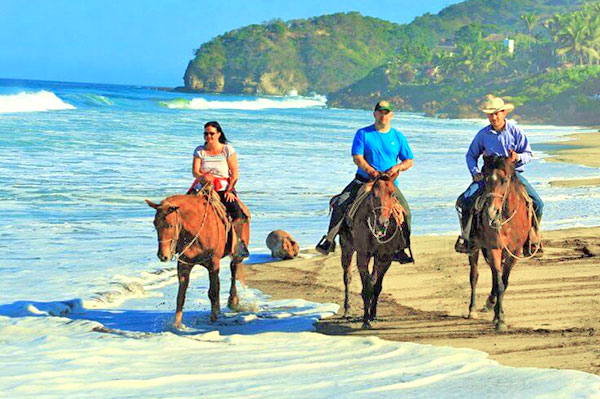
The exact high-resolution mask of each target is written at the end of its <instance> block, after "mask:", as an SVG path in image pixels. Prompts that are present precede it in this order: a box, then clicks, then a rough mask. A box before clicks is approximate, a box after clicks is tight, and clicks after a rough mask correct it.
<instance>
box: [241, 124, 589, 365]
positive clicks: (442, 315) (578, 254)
mask: <svg viewBox="0 0 600 399" xmlns="http://www.w3.org/2000/svg"><path fill="white" fill-rule="evenodd" d="M573 136H574V139H575V142H573V144H574V147H573V148H570V149H564V146H563V147H561V148H562V149H561V150H558V151H557V158H556V159H551V160H552V161H555V160H556V161H560V162H572V163H578V164H586V165H589V166H594V167H600V161H598V159H599V157H598V152H599V151H600V134H587V135H585V134H584V135H573ZM594 154H595V155H594ZM558 184H560V183H558ZM572 184H576V183H572ZM543 238H544V239H543V242H544V245H545V254H544V257H542V258H540V259H531V260H526V261H520V262H518V263H517V265H516V266H515V268H514V269H513V272H512V273H511V276H510V285H509V287H508V290H507V292H506V295H505V316H506V321H507V324H508V326H509V331H508V332H506V333H496V332H495V331H494V328H493V324H492V318H493V312H491V313H483V312H480V313H479V319H477V320H473V319H467V318H466V315H467V313H468V304H469V298H470V285H469V266H468V259H467V256H466V255H464V254H458V253H456V252H455V251H454V249H453V247H454V240H455V239H456V237H453V236H417V237H414V239H413V251H414V254H415V259H416V263H415V264H414V265H413V264H408V265H400V264H398V263H394V264H393V265H392V267H391V268H390V270H389V272H388V274H387V275H386V277H385V279H384V285H383V292H382V295H381V298H380V302H379V308H378V318H377V321H376V322H375V323H374V324H373V329H371V330H363V329H361V324H362V323H361V317H362V299H361V298H360V291H361V288H362V287H361V283H360V277H359V275H358V271H357V270H356V267H355V266H352V268H353V274H352V276H353V281H352V302H351V306H352V308H351V315H350V317H349V318H347V319H346V318H343V317H342V316H341V313H340V312H338V315H337V316H335V317H333V318H330V319H326V320H323V321H321V322H319V323H318V325H317V330H318V331H319V332H322V333H324V334H332V335H376V336H378V337H380V338H383V339H387V340H396V341H410V342H417V343H423V344H432V345H442V346H452V347H468V348H474V349H478V350H482V351H485V352H487V353H489V356H490V357H491V358H492V359H495V360H497V361H498V362H500V363H501V364H504V365H509V366H518V367H549V368H557V369H574V370H580V371H585V372H588V373H594V374H598V375H600V262H599V261H598V259H599V256H600V227H592V228H575V229H564V230H554V231H544V232H543ZM479 270H480V277H479V284H478V291H477V303H478V307H482V305H483V304H484V303H485V299H486V297H487V295H488V294H489V292H490V289H491V273H490V271H489V267H488V266H487V264H486V263H485V262H484V261H483V259H481V260H480V263H479ZM247 283H248V284H249V285H250V286H251V287H254V288H258V289H260V290H262V291H263V292H265V293H267V294H269V295H272V297H273V298H274V299H280V298H292V297H302V298H305V299H308V300H314V301H318V302H334V303H337V304H340V305H341V304H343V298H344V294H343V289H344V285H343V281H342V269H341V266H340V257H339V250H338V251H337V252H336V253H334V254H330V255H329V256H321V255H318V254H316V253H315V252H314V251H312V250H309V251H303V252H302V253H301V254H300V257H299V258H296V259H293V260H288V261H279V262H272V263H265V264H258V265H252V266H248V267H247Z"/></svg>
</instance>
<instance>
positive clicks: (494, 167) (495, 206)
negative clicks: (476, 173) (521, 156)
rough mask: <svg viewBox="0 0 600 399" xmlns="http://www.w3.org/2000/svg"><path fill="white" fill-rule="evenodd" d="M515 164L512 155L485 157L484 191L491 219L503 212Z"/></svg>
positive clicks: (483, 170) (483, 171)
mask: <svg viewBox="0 0 600 399" xmlns="http://www.w3.org/2000/svg"><path fill="white" fill-rule="evenodd" d="M515 165H516V162H514V161H511V159H510V157H500V156H484V157H483V169H482V173H483V178H484V183H485V188H484V192H485V195H486V205H487V214H488V217H489V218H490V220H496V219H497V218H498V217H499V216H500V214H501V212H502V208H503V206H504V201H505V200H506V198H507V194H508V189H509V185H510V182H511V180H512V179H513V178H514V176H515Z"/></svg>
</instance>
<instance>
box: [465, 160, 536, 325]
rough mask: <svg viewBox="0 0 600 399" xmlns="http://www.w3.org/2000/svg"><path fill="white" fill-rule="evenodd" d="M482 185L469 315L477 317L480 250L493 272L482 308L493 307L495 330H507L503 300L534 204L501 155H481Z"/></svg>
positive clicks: (471, 259) (473, 256) (474, 246)
mask: <svg viewBox="0 0 600 399" xmlns="http://www.w3.org/2000/svg"><path fill="white" fill-rule="evenodd" d="M482 172H483V175H484V182H485V186H484V187H485V188H484V191H483V193H482V195H481V196H480V197H479V198H478V200H477V202H476V205H475V207H476V209H478V210H479V211H478V212H477V213H476V214H475V217H474V220H473V224H474V232H473V234H472V236H471V237H472V239H473V249H472V251H471V253H470V254H469V264H470V266H471V274H470V281H471V303H470V305H469V318H477V312H476V310H475V288H476V286H477V279H478V277H479V272H478V270H477V261H478V259H479V250H480V249H481V251H482V253H483V255H484V257H485V260H486V261H487V263H488V264H489V265H490V269H491V271H492V279H493V282H492V291H491V293H490V295H489V297H488V299H487V302H486V306H485V307H484V309H483V310H484V311H487V310H490V309H491V308H492V307H493V308H494V323H495V326H496V331H505V330H506V329H507V327H506V323H505V322H504V311H503V308H502V301H503V298H504V292H505V291H506V288H507V287H508V277H509V275H510V271H511V269H512V267H513V266H514V265H515V263H516V262H517V260H518V259H521V254H522V250H523V244H524V243H525V241H526V240H527V238H528V236H529V230H530V229H531V221H532V215H533V206H532V203H531V200H530V199H529V196H528V195H527V191H526V190H525V186H524V185H523V184H521V182H520V181H519V179H518V177H517V176H516V174H515V162H512V161H511V160H510V158H504V157H484V166H483V170H482Z"/></svg>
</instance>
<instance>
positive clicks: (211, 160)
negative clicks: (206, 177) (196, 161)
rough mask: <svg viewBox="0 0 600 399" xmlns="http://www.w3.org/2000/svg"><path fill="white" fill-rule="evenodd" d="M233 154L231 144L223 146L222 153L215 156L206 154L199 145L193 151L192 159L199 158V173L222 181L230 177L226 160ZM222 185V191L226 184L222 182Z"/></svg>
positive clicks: (202, 146)
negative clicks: (207, 174) (208, 174)
mask: <svg viewBox="0 0 600 399" xmlns="http://www.w3.org/2000/svg"><path fill="white" fill-rule="evenodd" d="M233 154H235V150H234V149H233V146H232V145H231V144H225V146H223V151H221V153H220V154H217V155H210V154H208V153H207V152H206V150H205V149H204V145H199V146H198V147H196V149H195V150H194V157H196V158H200V161H201V164H200V171H202V172H204V173H210V174H211V175H213V176H217V177H220V178H222V179H228V178H229V176H230V175H231V173H230V170H229V165H228V164H227V160H228V159H229V157H230V156H232V155H233ZM222 183H224V184H225V186H224V187H223V189H225V188H227V182H225V181H222ZM218 191H221V190H218Z"/></svg>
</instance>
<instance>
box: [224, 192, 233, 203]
mask: <svg viewBox="0 0 600 399" xmlns="http://www.w3.org/2000/svg"><path fill="white" fill-rule="evenodd" d="M225 201H227V202H233V201H235V194H234V193H232V192H231V191H225Z"/></svg>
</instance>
